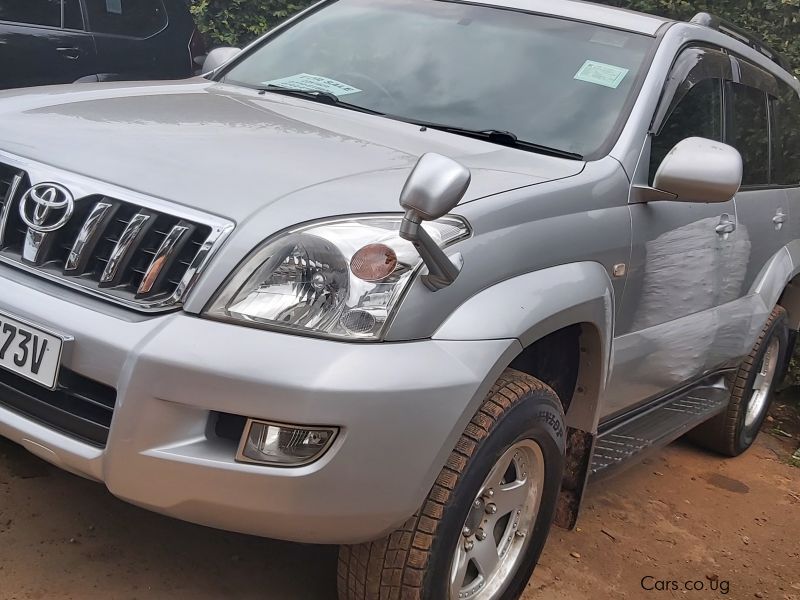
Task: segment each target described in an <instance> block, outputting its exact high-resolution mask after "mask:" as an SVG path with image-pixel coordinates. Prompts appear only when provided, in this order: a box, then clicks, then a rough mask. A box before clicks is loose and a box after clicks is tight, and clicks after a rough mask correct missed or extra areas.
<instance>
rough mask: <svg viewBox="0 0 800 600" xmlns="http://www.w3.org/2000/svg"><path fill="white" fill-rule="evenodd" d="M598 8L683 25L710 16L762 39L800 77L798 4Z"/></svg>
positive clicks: (654, 1) (672, 0) (652, 2)
mask: <svg viewBox="0 0 800 600" xmlns="http://www.w3.org/2000/svg"><path fill="white" fill-rule="evenodd" d="M600 4H609V5H611V6H621V7H623V8H630V9H633V10H638V11H641V12H647V13H652V14H656V15H663V16H666V17H670V18H673V19H680V20H683V21H685V20H688V19H691V18H692V17H693V16H694V15H695V14H697V13H698V12H700V11H706V12H710V13H713V14H715V15H718V16H720V17H723V18H725V19H727V20H729V21H730V22H731V23H734V24H736V25H738V26H739V27H742V28H744V29H747V30H749V31H753V32H755V33H756V34H758V35H759V36H761V37H762V38H763V39H764V40H765V41H766V42H767V43H768V44H769V45H770V46H772V47H773V48H775V49H776V50H778V51H779V52H781V53H782V54H784V55H785V56H786V57H787V58H788V59H789V62H790V63H791V64H792V65H793V66H794V68H795V72H796V73H797V74H798V75H800V0H716V1H715V0H698V1H695V2H687V1H686V0H606V1H605V2H600Z"/></svg>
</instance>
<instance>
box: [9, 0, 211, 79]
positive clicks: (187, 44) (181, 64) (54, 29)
mask: <svg viewBox="0 0 800 600" xmlns="http://www.w3.org/2000/svg"><path fill="white" fill-rule="evenodd" d="M203 53H204V48H203V42H202V38H201V36H200V34H199V33H198V32H197V30H196V29H195V25H194V21H193V20H192V17H191V15H190V14H189V10H188V8H187V6H186V0H0V89H3V88H14V87H26V86H33V85H45V84H54V83H72V82H74V81H79V80H81V81H113V80H123V79H171V78H180V77H188V76H190V75H192V74H193V73H194V71H195V69H196V68H197V65H196V64H195V60H194V59H195V58H197V57H198V56H200V55H202V54H203Z"/></svg>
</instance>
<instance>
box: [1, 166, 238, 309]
mask: <svg viewBox="0 0 800 600" xmlns="http://www.w3.org/2000/svg"><path fill="white" fill-rule="evenodd" d="M30 188H31V181H30V178H29V176H28V174H27V173H26V172H25V171H24V170H22V169H18V168H16V167H13V166H10V165H7V164H4V163H0V262H3V263H6V264H13V265H14V266H17V267H20V268H22V269H24V270H27V271H30V272H34V273H36V274H38V275H40V276H43V277H45V278H48V279H51V280H55V281H58V282H60V283H63V284H66V285H68V286H70V287H74V288H80V289H81V290H84V291H86V292H89V293H91V294H93V295H95V296H101V297H103V298H106V299H109V300H113V301H115V302H117V303H120V304H123V305H126V306H129V307H132V308H136V309H140V310H146V311H155V310H166V309H170V308H174V307H175V306H176V305H178V304H179V303H180V302H181V301H182V299H183V297H184V296H185V294H186V292H187V290H188V289H189V287H190V286H191V284H192V283H193V282H194V281H195V279H196V278H197V276H198V274H199V271H200V270H201V269H202V267H203V266H204V265H205V264H206V262H207V261H208V259H209V258H210V256H211V254H212V253H213V251H214V250H215V249H216V247H217V246H218V245H219V244H220V243H221V242H222V240H223V239H224V237H225V234H227V233H228V232H229V231H230V229H231V228H232V226H231V225H230V224H229V223H227V222H225V221H221V220H218V219H216V218H214V217H211V216H208V218H207V219H203V218H202V215H201V214H199V213H196V212H194V211H192V213H191V216H190V217H188V218H187V216H186V215H185V214H181V212H180V211H179V210H177V209H175V210H173V209H172V207H170V206H161V205H159V206H158V207H153V206H152V205H148V206H144V205H141V204H139V203H134V202H129V201H127V200H121V199H119V198H115V197H109V196H107V195H105V194H101V193H96V194H89V195H85V196H82V197H78V198H76V199H75V200H74V210H73V213H72V215H71V216H70V218H69V220H68V221H67V222H66V224H65V225H63V226H62V227H60V228H58V229H56V230H55V231H52V232H41V231H34V229H33V228H32V227H29V226H28V225H27V224H26V223H25V221H23V218H22V216H21V215H20V202H21V201H22V198H23V196H24V194H25V193H26V191H27V190H29V189H30ZM198 217H200V218H198ZM204 221H205V222H204ZM28 222H29V223H30V220H28Z"/></svg>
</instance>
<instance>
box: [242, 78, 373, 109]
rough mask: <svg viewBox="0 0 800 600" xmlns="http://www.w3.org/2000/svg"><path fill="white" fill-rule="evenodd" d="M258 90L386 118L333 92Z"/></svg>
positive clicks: (281, 88)
mask: <svg viewBox="0 0 800 600" xmlns="http://www.w3.org/2000/svg"><path fill="white" fill-rule="evenodd" d="M257 89H258V91H259V92H261V93H262V94H263V93H264V92H270V93H272V94H282V95H284V96H292V97H294V98H303V99H304V100H311V101H313V102H319V103H320V104H327V105H329V106H339V107H341V108H346V109H347V110H354V111H357V112H362V113H367V114H368V115H379V116H385V115H384V113H382V112H379V111H377V110H372V109H371V108H366V107H364V106H359V105H358V104H350V103H349V102H344V101H343V100H342V99H341V98H339V96H337V95H336V94H332V93H331V92H323V91H322V90H301V89H296V88H286V87H281V86H279V85H267V86H264V87H260V88H257Z"/></svg>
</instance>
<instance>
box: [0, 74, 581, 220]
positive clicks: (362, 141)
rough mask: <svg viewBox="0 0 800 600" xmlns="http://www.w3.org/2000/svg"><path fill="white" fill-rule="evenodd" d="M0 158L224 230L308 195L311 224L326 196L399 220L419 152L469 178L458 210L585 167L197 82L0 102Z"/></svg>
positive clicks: (80, 90) (104, 87)
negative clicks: (121, 191)
mask: <svg viewBox="0 0 800 600" xmlns="http://www.w3.org/2000/svg"><path fill="white" fill-rule="evenodd" d="M0 150H2V151H5V152H8V153H10V154H14V155H17V156H20V157H24V158H27V159H31V160H34V161H37V162H41V163H43V164H46V165H50V166H53V167H58V168H60V169H64V170H67V171H70V172H74V173H77V174H80V175H83V176H87V177H91V178H93V179H97V180H100V181H104V182H108V183H112V184H115V185H117V186H120V187H124V188H127V189H130V190H133V191H136V192H139V193H143V194H147V195H149V196H153V197H156V198H161V199H165V200H168V201H170V202H175V203H179V204H183V205H186V206H190V207H192V208H196V209H199V210H203V211H206V212H209V213H213V214H217V215H220V216H224V217H227V218H230V219H232V220H234V221H242V220H244V219H246V218H247V217H248V216H251V215H252V214H254V213H255V212H257V211H259V210H262V209H264V208H265V207H267V206H268V205H270V204H272V203H275V202H276V201H278V200H281V199H285V198H287V197H289V196H290V195H292V194H293V193H296V192H300V191H303V192H307V191H308V190H309V188H318V189H319V193H318V194H316V195H314V196H313V198H314V202H318V203H320V204H319V207H320V211H318V212H319V213H320V215H323V214H325V215H327V214H331V213H336V207H335V206H327V205H326V204H328V203H330V202H335V197H336V196H335V195H331V196H330V197H327V196H326V194H325V193H324V191H325V185H331V186H336V187H337V188H341V185H342V184H348V185H349V184H352V186H351V187H352V189H353V190H357V193H359V194H360V195H361V196H363V199H361V200H360V201H359V203H358V208H359V209H360V210H364V211H375V212H378V211H396V210H399V206H398V203H397V199H398V195H399V192H400V190H401V189H402V185H403V182H404V181H405V178H406V177H407V176H408V173H409V171H410V170H411V168H412V167H413V165H414V164H415V162H416V161H417V159H418V158H419V157H420V156H421V155H422V154H424V153H425V152H438V153H440V154H444V155H447V156H450V157H451V158H454V159H456V160H458V161H460V162H461V163H463V164H464V165H466V166H467V167H469V168H470V169H471V170H472V175H473V181H472V184H471V186H470V188H469V191H468V192H467V195H466V197H465V199H464V201H465V202H466V201H470V200H475V199H478V198H482V197H485V196H490V195H493V194H497V193H499V192H503V191H507V190H510V189H516V188H521V187H525V186H530V185H534V184H538V183H542V182H545V181H551V180H554V179H562V178H565V177H570V176H572V175H576V174H578V173H580V171H581V170H582V169H583V167H584V163H582V162H580V161H574V160H566V159H560V158H553V157H549V156H542V155H537V154H531V153H527V152H522V151H520V150H514V149H510V148H505V147H502V146H497V145H494V144H490V143H487V142H484V141H480V140H474V139H469V138H464V137H463V136H456V135H452V134H448V133H443V132H439V131H432V130H427V131H425V130H422V129H421V128H420V127H418V126H415V125H410V124H407V123H402V122H399V121H394V120H391V119H386V118H383V117H379V116H373V115H367V114H362V113H357V112H352V111H347V110H344V109H341V108H337V107H334V106H326V105H322V104H317V103H314V102H310V101H305V100H299V99H294V98H288V97H285V96H278V95H275V94H269V93H267V94H259V93H258V92H257V91H254V90H249V89H245V88H240V87H235V86H229V85H224V84H219V83H212V82H209V81H206V80H202V79H201V80H190V81H188V82H171V83H147V84H142V83H137V84H84V85H71V86H55V87H44V88H37V89H29V90H15V91H10V92H4V93H0ZM367 192H369V193H367ZM302 196H303V197H304V198H307V197H308V194H307V193H306V194H302ZM348 208H353V207H352V206H349V207H348ZM304 209H305V210H304V211H303V212H304V213H307V214H314V212H315V211H314V210H309V208H308V207H307V206H306V207H304Z"/></svg>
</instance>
